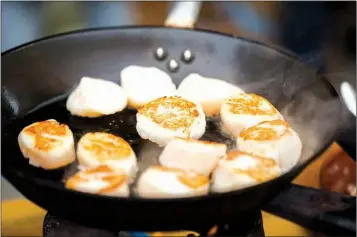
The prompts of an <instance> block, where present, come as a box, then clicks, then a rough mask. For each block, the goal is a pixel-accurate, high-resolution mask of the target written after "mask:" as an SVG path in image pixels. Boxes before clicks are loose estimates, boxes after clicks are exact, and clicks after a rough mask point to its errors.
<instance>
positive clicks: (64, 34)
mask: <svg viewBox="0 0 357 237" xmlns="http://www.w3.org/2000/svg"><path fill="white" fill-rule="evenodd" d="M130 29H162V30H173V31H192V32H199V33H206V34H214V35H217V36H223V37H227V38H232V39H238V40H241V41H245V42H249V43H253V44H257V45H260V46H263V47H267V48H270V49H273V50H275V51H277V52H279V53H281V54H283V55H285V56H288V57H292V58H294V59H296V60H299V61H300V62H302V63H303V60H302V58H301V57H299V56H298V55H297V54H296V53H294V52H292V51H291V50H288V49H286V48H283V47H280V46H278V45H276V44H273V43H269V44H268V43H267V42H262V41H259V40H254V39H249V38H245V37H242V36H237V35H234V34H229V33H224V32H219V31H215V30H210V29H202V28H194V29H191V28H175V27H168V26H164V25H163V26H161V25H124V26H108V27H91V28H85V29H78V30H72V31H66V32H61V33H57V34H53V35H47V36H44V37H41V38H38V39H35V40H32V41H29V42H26V43H23V44H20V45H18V46H15V47H13V48H10V49H7V50H5V51H4V52H2V53H1V56H7V55H9V54H11V53H14V52H16V51H18V50H22V49H24V48H26V47H28V46H31V45H32V44H35V43H42V42H44V41H47V40H52V39H58V38H62V37H68V36H71V35H78V34H85V33H91V32H98V31H112V30H130ZM304 65H306V66H308V65H307V64H305V63H304Z"/></svg>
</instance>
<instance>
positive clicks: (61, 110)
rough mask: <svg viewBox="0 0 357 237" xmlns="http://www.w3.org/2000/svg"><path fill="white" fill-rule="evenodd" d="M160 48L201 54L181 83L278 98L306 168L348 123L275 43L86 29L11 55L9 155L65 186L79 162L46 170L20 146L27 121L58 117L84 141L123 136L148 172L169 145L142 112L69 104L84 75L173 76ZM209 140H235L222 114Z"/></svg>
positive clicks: (173, 54) (6, 76)
mask: <svg viewBox="0 0 357 237" xmlns="http://www.w3.org/2000/svg"><path fill="white" fill-rule="evenodd" d="M157 47H163V48H165V49H167V50H168V52H169V59H170V58H173V59H175V60H177V61H180V56H181V53H182V52H183V51H184V50H185V49H190V50H191V51H192V52H193V53H194V54H195V60H194V61H193V62H192V63H190V64H184V63H182V62H180V69H179V71H178V72H176V73H171V74H170V75H171V76H172V78H173V80H174V82H175V83H176V84H177V85H178V84H179V83H180V82H181V80H182V79H183V78H184V77H185V76H187V75H188V74H189V73H200V74H202V75H204V76H207V77H216V78H220V79H222V80H225V81H228V82H230V83H233V84H236V85H238V86H240V87H242V88H243V89H244V90H245V91H247V92H253V93H257V94H259V95H262V96H264V97H266V98H267V99H268V100H270V101H271V102H272V103H273V104H274V105H275V106H276V107H277V108H278V109H279V110H280V111H281V112H282V114H283V115H284V117H285V118H286V119H287V120H288V122H289V123H290V124H291V126H292V127H293V128H294V129H295V130H296V131H297V133H298V134H299V135H300V137H301V139H302V141H303V146H304V148H303V153H302V157H301V159H300V161H299V164H298V165H302V164H303V163H305V162H306V161H308V160H309V159H311V158H312V157H313V156H314V155H315V154H316V153H317V152H318V151H319V150H320V149H321V148H322V147H323V146H325V145H326V144H327V143H328V142H329V141H330V140H331V138H332V137H333V136H335V135H336V133H337V131H338V128H339V126H340V124H341V121H342V122H343V119H342V117H343V115H342V114H341V108H340V101H339V99H338V98H336V97H334V96H333V93H331V91H330V88H329V87H328V86H326V84H325V83H324V82H323V80H320V79H319V78H318V77H316V74H315V72H314V71H312V70H309V69H308V68H307V67H306V66H305V65H304V64H303V63H301V62H300V61H299V60H297V59H296V58H293V57H291V56H288V55H287V54H285V53H282V52H279V51H277V50H274V49H271V48H269V47H266V46H263V45H260V44H257V43H254V42H250V41H247V40H243V39H236V38H233V37H227V36H225V35H220V34H210V33H208V32H198V31H189V30H179V29H164V28H132V29H120V30H115V29H110V30H102V31H93V32H82V33H77V34H72V35H65V36H61V37H58V38H52V39H49V40H45V41H41V42H39V43H37V44H34V45H30V46H26V47H23V48H20V49H18V50H15V51H14V52H10V53H8V54H7V55H6V56H5V57H4V61H3V62H4V65H3V68H4V70H3V72H2V78H3V87H2V90H3V92H6V93H5V97H3V101H5V104H7V105H8V107H9V108H10V110H8V111H7V113H12V114H11V115H10V117H11V116H16V117H17V119H15V120H12V121H11V126H10V125H9V126H8V127H6V128H5V132H3V133H4V134H5V135H6V136H5V137H6V147H5V148H4V151H5V156H3V159H5V160H6V162H7V163H8V164H11V165H12V166H13V167H16V169H18V170H21V171H23V172H24V173H26V174H27V175H31V176H36V177H38V178H43V179H46V180H53V181H55V182H61V183H62V182H63V179H65V178H66V177H68V175H71V174H73V172H75V170H76V169H75V167H76V164H73V165H70V166H69V167H66V168H65V169H60V170H56V171H45V170H41V169H38V168H35V167H32V166H30V165H29V164H28V161H27V160H25V159H24V158H23V156H22V155H21V153H20V150H19V148H18V145H17V135H18V133H19V132H20V130H21V129H22V128H23V127H24V126H26V125H28V124H31V123H33V122H35V121H39V120H45V119H56V120H57V121H59V122H61V123H65V124H68V125H69V126H70V128H71V129H72V131H73V133H74V135H75V138H76V139H77V140H78V139H79V138H80V136H82V135H83V134H84V133H86V132H90V131H106V132H111V133H113V134H116V135H118V136H121V137H123V138H124V139H125V140H127V141H128V142H129V143H130V144H131V145H132V147H133V149H134V151H135V153H136V154H137V156H138V158H139V159H140V162H139V163H140V168H141V171H142V170H143V169H145V167H147V166H148V165H150V164H153V163H155V162H157V161H156V158H157V156H158V155H159V154H160V151H161V149H160V148H158V147H157V146H156V145H154V144H153V143H151V142H148V141H144V140H143V139H141V138H140V137H139V136H138V134H137V132H136V129H135V124H136V117H135V113H136V112H135V111H133V110H129V109H126V110H124V111H122V112H120V113H117V114H114V115H110V116H105V117H102V118H97V119H83V118H78V117H73V116H71V115H69V113H68V111H67V110H66V108H65V100H66V95H67V94H68V92H70V91H71V90H72V89H73V88H74V87H75V86H76V85H77V84H78V82H79V80H80V78H81V77H83V76H89V77H97V78H103V79H107V80H111V81H115V82H118V83H119V79H120V76H119V75H120V71H121V70H122V69H123V68H124V67H126V66H129V65H133V64H134V65H140V66H155V67H158V68H160V69H162V70H164V71H166V72H168V73H169V70H167V67H166V63H165V62H162V61H158V60H156V59H155V57H154V56H153V53H154V51H155V49H156V48H157ZM3 94H4V93H3ZM54 98H55V99H54ZM43 103H45V104H43ZM39 104H41V106H39ZM35 107H36V109H35V110H32V112H31V113H29V111H30V110H31V109H34V108H35ZM9 111H10V112H9ZM2 124H3V123H2ZM3 131H4V130H3ZM202 139H205V140H211V141H217V142H224V143H227V144H228V145H229V146H230V147H232V145H234V141H233V140H232V139H231V138H229V137H227V136H225V135H224V134H222V133H221V129H220V127H219V122H217V120H215V119H209V120H208V123H207V129H206V133H205V135H204V136H203V137H202Z"/></svg>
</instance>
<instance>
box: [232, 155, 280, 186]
mask: <svg viewBox="0 0 357 237" xmlns="http://www.w3.org/2000/svg"><path fill="white" fill-rule="evenodd" d="M244 155H249V156H250V157H252V158H253V159H255V160H257V161H258V165H257V166H256V167H250V168H248V169H246V170H243V169H239V168H235V169H234V172H235V173H239V174H244V175H248V176H249V177H251V178H252V179H254V180H256V181H257V182H264V181H267V180H270V179H274V178H276V177H277V176H278V175H279V173H278V172H277V171H276V170H274V168H275V167H277V164H276V162H275V161H274V160H272V159H269V158H265V157H261V156H256V155H252V154H249V153H245V152H241V151H231V152H228V154H227V158H226V160H235V159H240V158H241V157H242V156H244Z"/></svg>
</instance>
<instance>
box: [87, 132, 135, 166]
mask: <svg viewBox="0 0 357 237" xmlns="http://www.w3.org/2000/svg"><path fill="white" fill-rule="evenodd" d="M81 143H83V147H84V149H86V150H88V151H89V152H92V153H93V154H94V156H95V157H97V159H98V160H100V161H102V160H108V159H120V158H126V157H129V156H130V154H131V153H132V150H131V147H130V145H129V144H128V143H127V142H126V141H125V140H124V139H122V138H121V137H117V136H114V135H112V134H109V133H100V132H96V133H87V134H86V135H84V137H82V139H81Z"/></svg>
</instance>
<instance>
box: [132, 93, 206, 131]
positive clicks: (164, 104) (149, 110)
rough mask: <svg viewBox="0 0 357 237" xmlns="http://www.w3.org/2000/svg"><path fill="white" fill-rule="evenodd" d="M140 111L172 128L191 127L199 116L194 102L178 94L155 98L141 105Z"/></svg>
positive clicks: (155, 121)
mask: <svg viewBox="0 0 357 237" xmlns="http://www.w3.org/2000/svg"><path fill="white" fill-rule="evenodd" d="M139 113H140V114H142V115H144V116H146V117H149V118H151V120H152V121H153V122H154V123H157V124H159V125H161V126H162V127H164V128H168V129H172V130H177V129H180V128H184V129H187V128H189V127H190V126H191V125H192V124H193V122H194V120H195V118H197V117H198V116H199V112H198V110H197V108H196V105H195V104H194V103H192V102H190V101H187V100H185V99H182V98H181V97H177V96H170V97H167V96H165V97H161V98H159V99H156V100H153V101H151V102H149V103H148V104H146V105H145V106H143V107H141V108H140V109H139Z"/></svg>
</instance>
